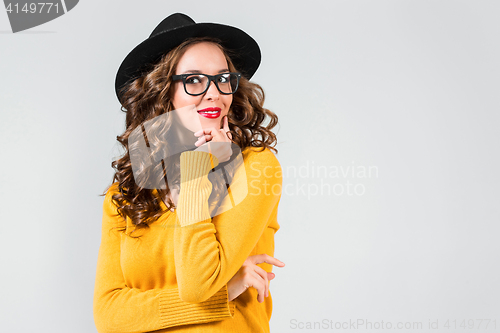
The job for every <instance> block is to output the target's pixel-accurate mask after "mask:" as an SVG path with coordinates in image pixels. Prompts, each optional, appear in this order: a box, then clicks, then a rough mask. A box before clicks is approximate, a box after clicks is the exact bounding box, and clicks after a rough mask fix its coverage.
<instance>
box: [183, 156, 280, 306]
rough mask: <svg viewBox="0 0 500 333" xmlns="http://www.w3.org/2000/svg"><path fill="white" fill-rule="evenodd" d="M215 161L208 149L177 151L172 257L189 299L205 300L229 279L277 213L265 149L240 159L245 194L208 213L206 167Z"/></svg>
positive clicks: (274, 166)
mask: <svg viewBox="0 0 500 333" xmlns="http://www.w3.org/2000/svg"><path fill="white" fill-rule="evenodd" d="M213 161H215V165H217V164H218V160H217V158H216V157H215V156H213V155H212V154H210V153H207V152H202V151H187V152H184V153H182V154H181V191H180V195H179V202H178V206H177V211H178V224H179V227H178V228H175V231H174V258H175V267H176V275H177V281H178V285H179V292H180V297H181V299H183V300H185V301H187V302H201V301H204V300H206V299H208V298H209V297H210V296H212V295H214V294H215V293H216V292H217V290H219V289H220V288H222V287H223V286H224V285H226V284H227V283H228V281H229V280H230V279H231V278H232V277H233V276H234V275H235V274H236V272H237V271H238V269H239V268H240V267H241V266H242V265H243V263H244V262H245V260H246V259H247V257H248V256H249V255H250V253H251V252H252V250H253V249H254V247H255V245H256V244H257V241H258V240H259V238H260V237H261V235H262V233H263V231H264V229H265V228H266V227H267V225H268V222H269V219H270V218H271V217H272V216H273V214H277V207H278V203H279V200H280V197H281V185H282V176H281V167H280V164H279V162H278V160H277V158H276V157H275V156H274V154H273V153H272V152H271V151H269V150H266V151H263V152H258V153H254V154H250V155H249V156H248V157H247V159H246V160H245V163H244V165H245V171H246V175H247V181H248V194H247V196H246V197H245V198H244V199H243V200H242V201H241V202H240V203H239V204H237V205H236V206H235V207H233V208H232V209H229V210H227V211H225V212H224V213H222V214H220V215H217V216H215V217H213V219H212V218H211V217H210V214H209V211H208V198H209V196H210V193H211V190H212V185H211V183H210V181H209V180H208V173H209V171H210V169H212V162H213ZM230 189H231V187H230Z"/></svg>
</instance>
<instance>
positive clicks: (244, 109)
mask: <svg viewBox="0 0 500 333" xmlns="http://www.w3.org/2000/svg"><path fill="white" fill-rule="evenodd" d="M200 42H211V43H214V44H216V45H217V46H218V47H219V48H220V49H221V50H222V52H223V53H224V55H225V57H226V60H227V63H228V68H229V70H230V71H231V72H237V71H238V69H237V68H235V67H234V65H233V63H232V61H231V54H230V52H229V51H228V50H226V49H224V47H223V46H222V45H221V42H220V40H217V39H214V38H211V37H197V38H190V39H187V40H186V41H184V42H183V43H182V44H180V45H179V46H177V47H176V48H174V49H172V50H171V51H169V52H168V53H166V54H165V55H164V56H163V57H162V58H161V60H160V61H159V62H158V63H156V64H152V65H150V67H149V68H147V69H146V74H144V75H143V76H141V77H139V78H136V79H135V80H133V81H132V82H130V83H129V84H127V85H126V86H124V87H123V88H122V89H121V91H120V94H121V101H122V107H121V111H123V112H126V130H125V132H124V133H123V134H122V135H119V136H117V141H118V142H119V143H120V144H121V145H122V147H123V148H124V151H125V153H124V155H123V156H122V157H120V158H118V159H117V160H115V161H113V162H112V163H111V167H112V168H113V169H114V170H115V174H114V176H113V180H112V183H115V182H118V189H119V191H118V193H116V194H114V195H113V196H112V199H113V200H114V202H115V205H116V206H117V212H118V214H119V215H120V216H121V217H123V219H124V220H126V218H127V217H128V218H130V220H131V222H132V224H133V225H135V229H137V228H144V227H149V224H151V223H153V222H154V221H156V220H157V219H158V218H159V217H160V216H162V215H163V214H164V213H165V212H166V210H164V209H163V208H162V206H161V202H160V200H163V198H167V202H165V201H163V203H164V204H165V206H166V207H167V209H171V208H173V207H174V203H173V202H172V200H171V199H170V198H168V197H167V196H168V194H169V193H171V192H170V190H171V189H170V188H169V184H167V183H166V182H165V187H164V188H160V189H158V188H157V189H156V191H157V193H158V194H159V196H158V195H156V194H155V189H148V188H144V187H141V186H139V185H138V184H137V182H136V180H135V179H134V174H133V170H132V163H131V159H130V150H129V149H132V147H130V146H129V137H130V136H131V134H132V133H133V132H134V130H136V129H137V128H138V127H139V126H140V127H142V131H144V123H145V122H147V121H148V120H152V119H153V118H155V117H158V116H161V115H165V114H167V113H168V112H169V111H172V110H173V109H174V108H173V104H172V100H171V96H172V93H173V84H172V75H174V74H175V71H176V67H177V64H178V62H179V60H180V58H181V57H182V55H183V54H184V52H185V51H186V49H187V48H188V46H190V45H193V44H195V43H200ZM264 99H265V95H264V90H263V89H262V87H261V86H260V85H258V84H255V83H252V82H250V81H248V80H247V79H246V78H245V77H241V79H240V84H239V87H238V90H237V91H236V92H235V93H234V95H233V102H232V104H231V107H230V109H229V112H228V115H227V116H228V123H229V128H230V133H231V134H232V141H233V143H234V144H236V145H237V146H238V147H239V148H240V149H241V151H243V150H244V149H245V148H247V147H261V148H262V150H265V149H266V148H268V149H270V150H272V151H274V152H275V153H277V152H278V150H277V149H276V148H274V146H275V145H276V143H277V138H276V135H275V134H274V133H273V132H272V131H271V129H272V128H274V127H275V126H276V125H277V124H278V117H277V115H276V114H274V113H273V112H271V111H270V110H268V109H266V108H264V107H263V105H264ZM167 115H168V114H167ZM266 117H269V123H268V124H267V125H266V126H264V125H263V122H264V121H265V120H266ZM168 122H169V121H168V120H167V123H168ZM167 127H168V124H167ZM139 129H140V128H139ZM136 132H137V130H136ZM148 139H149V140H151V138H148ZM146 140H147V139H146ZM262 150H260V151H262ZM167 161H168V162H167V165H165V164H164V163H162V165H160V167H162V168H163V170H162V171H163V175H164V174H165V171H166V169H170V170H171V172H174V173H175V172H179V156H176V157H174V158H171V159H167ZM221 164H222V163H221ZM157 167H158V166H157ZM172 170H174V171H172ZM155 171H158V170H155ZM153 173H154V172H153ZM209 178H210V181H211V182H212V183H213V186H214V187H213V193H212V195H211V197H210V198H211V200H212V202H216V201H217V200H216V198H219V197H220V195H221V194H222V193H223V190H224V189H225V187H226V186H227V183H226V182H227V180H226V181H224V180H222V181H221V180H220V179H217V176H215V173H210V174H209ZM112 185H113V184H112ZM112 185H110V186H108V187H107V189H106V190H105V191H104V193H103V194H102V195H105V194H106V192H107V191H108V190H109V188H110V187H111V186H112ZM222 185H226V186H224V188H223V187H222ZM170 186H172V184H170ZM211 209H212V210H215V209H216V207H215V205H212V208H211ZM125 229H126V227H125V226H123V227H121V230H122V231H123V230H125Z"/></svg>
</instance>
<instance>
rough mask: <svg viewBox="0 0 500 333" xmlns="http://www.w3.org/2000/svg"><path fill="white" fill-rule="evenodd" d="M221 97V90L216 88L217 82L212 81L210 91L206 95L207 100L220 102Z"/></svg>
mask: <svg viewBox="0 0 500 333" xmlns="http://www.w3.org/2000/svg"><path fill="white" fill-rule="evenodd" d="M219 96H220V92H219V89H217V87H216V86H215V82H213V81H210V84H209V86H208V90H207V92H206V94H205V97H206V98H207V99H211V100H218V99H219Z"/></svg>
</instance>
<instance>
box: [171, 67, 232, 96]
mask: <svg viewBox="0 0 500 333" xmlns="http://www.w3.org/2000/svg"><path fill="white" fill-rule="evenodd" d="M227 74H234V75H236V87H235V88H234V90H233V92H230V93H225V92H222V91H221V90H220V88H219V83H217V80H218V79H219V78H220V77H222V76H223V75H227ZM191 75H204V76H206V77H208V82H207V86H206V87H205V90H203V92H201V93H199V94H191V93H188V91H187V89H186V78H187V77H188V76H191ZM240 78H241V73H235V72H227V73H221V74H217V75H208V74H202V73H190V74H180V75H172V80H173V81H179V80H182V84H183V85H184V91H185V92H186V94H188V95H191V96H199V95H203V94H204V93H206V92H207V90H208V87H210V82H212V81H214V83H215V86H216V87H217V90H218V91H219V92H220V93H221V94H223V95H232V94H234V93H235V92H236V90H238V87H239V85H240Z"/></svg>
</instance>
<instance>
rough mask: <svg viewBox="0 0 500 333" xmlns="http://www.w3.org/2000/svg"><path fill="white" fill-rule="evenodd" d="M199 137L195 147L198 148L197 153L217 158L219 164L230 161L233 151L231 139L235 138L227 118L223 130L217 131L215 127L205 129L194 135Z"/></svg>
mask: <svg viewBox="0 0 500 333" xmlns="http://www.w3.org/2000/svg"><path fill="white" fill-rule="evenodd" d="M194 135H195V136H197V137H199V138H198V141H196V143H195V146H198V148H196V149H195V151H197V150H198V151H205V152H207V153H210V154H212V155H214V156H215V157H217V159H218V160H219V163H222V162H226V161H229V159H230V158H231V155H232V154H233V150H232V149H231V139H232V138H233V137H232V135H231V133H230V132H229V123H228V120H227V116H224V125H223V127H222V128H221V129H219V130H217V129H215V128H214V127H210V128H204V129H201V130H199V131H198V132H195V133H194ZM212 142H224V143H226V144H213V145H211V144H210V143H212Z"/></svg>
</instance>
